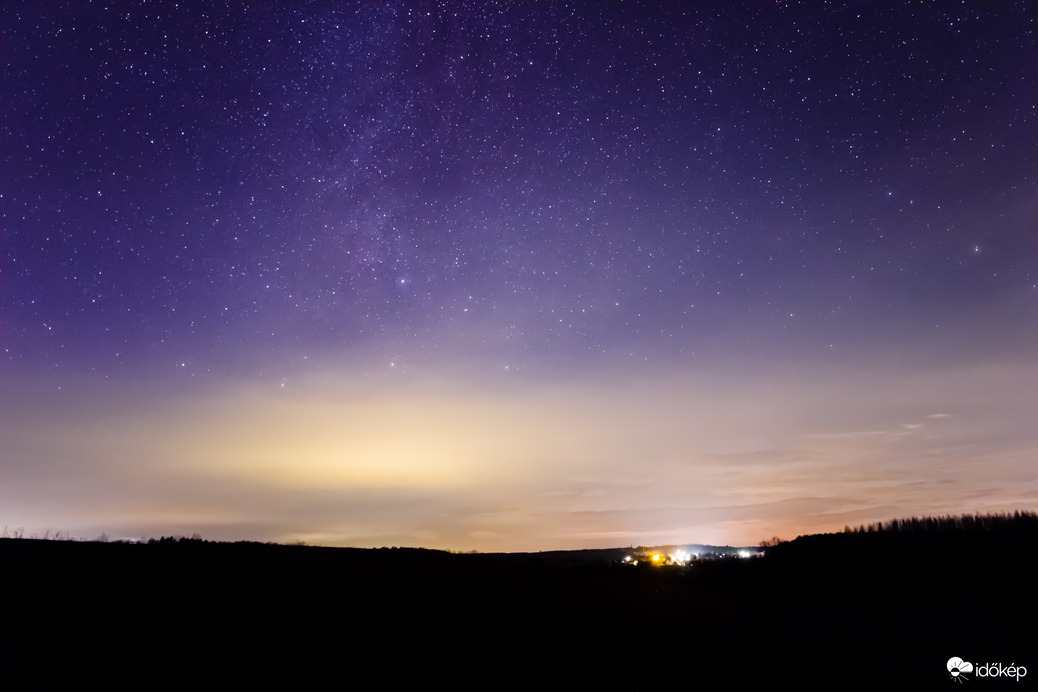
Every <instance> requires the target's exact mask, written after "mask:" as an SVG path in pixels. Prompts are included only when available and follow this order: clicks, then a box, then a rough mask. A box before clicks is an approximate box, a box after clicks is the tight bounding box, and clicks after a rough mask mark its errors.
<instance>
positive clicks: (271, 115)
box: [0, 2, 1038, 550]
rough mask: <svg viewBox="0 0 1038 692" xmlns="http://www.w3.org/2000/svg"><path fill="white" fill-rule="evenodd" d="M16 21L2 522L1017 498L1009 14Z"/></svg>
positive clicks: (739, 508)
mask: <svg viewBox="0 0 1038 692" xmlns="http://www.w3.org/2000/svg"><path fill="white" fill-rule="evenodd" d="M656 5H657V3H627V4H623V5H620V4H610V3H605V4H603V3H598V2H580V3H555V2H544V3H513V2H500V3H493V2H468V3H465V2H458V3H440V4H437V3H426V2H414V3H407V2H402V3H373V2H372V3H369V2H358V3H284V4H278V3H264V5H263V7H261V8H258V9H254V8H252V7H250V6H245V5H243V4H242V3H233V4H224V5H215V6H209V7H208V8H207V9H202V8H200V7H199V6H197V5H195V4H193V3H186V4H181V5H180V6H174V5H173V4H172V3H109V4H108V5H107V6H106V4H105V3H73V4H54V3H44V4H40V3H34V2H11V3H4V5H3V6H2V7H0V64H2V72H0V103H2V104H3V107H2V109H0V136H2V142H3V144H2V146H0V158H2V163H0V165H2V170H3V174H2V175H0V234H2V236H0V238H2V246H0V252H2V255H0V259H2V262H3V264H2V265H0V267H2V268H0V330H2V331H0V339H2V347H3V351H2V356H3V359H2V361H0V387H2V390H0V527H2V526H5V525H6V526H7V527H8V530H9V531H11V530H14V529H15V528H17V527H24V528H25V531H26V534H30V533H39V534H42V533H43V532H44V531H46V530H47V529H50V530H51V531H62V532H64V531H68V532H70V534H71V535H74V536H81V537H87V538H93V537H95V536H97V535H99V534H100V533H102V532H104V533H106V534H108V535H109V536H126V537H140V536H159V535H170V534H187V535H190V534H192V533H195V532H198V533H200V534H202V535H203V536H205V537H207V538H213V539H255V540H277V541H292V540H305V541H307V542H311V543H322V544H338V545H356V546H378V545H414V546H425V547H433V548H452V549H461V550H467V549H473V548H475V549H479V550H537V549H551V548H583V547H612V546H620V545H629V544H635V545H638V544H642V545H651V544H660V543H679V542H700V543H718V544H723V543H728V544H750V543H756V542H758V541H760V540H761V539H763V538H768V537H770V536H772V535H779V536H782V537H786V538H791V537H793V536H795V535H797V534H798V533H809V532H819V531H831V530H840V529H842V528H843V526H844V525H845V524H855V525H856V524H860V523H867V522H872V521H879V520H884V519H890V518H893V517H895V516H907V515H920V514H945V513H961V512H984V511H1004V510H1012V509H1030V510H1034V509H1035V508H1036V505H1038V473H1036V472H1035V468H1036V462H1038V426H1036V425H1035V421H1036V420H1038V396H1036V394H1038V389H1036V386H1038V359H1036V355H1038V354H1036V345H1038V341H1036V338H1038V312H1036V309H1038V266H1036V264H1038V234H1036V231H1038V179H1036V175H1035V161H1036V141H1038V137H1036V133H1038V106H1036V104H1038V93H1036V88H1035V85H1036V84H1038V57H1036V56H1038V50H1036V45H1035V43H1036V42H1035V35H1034V12H1033V8H1032V7H1030V6H1029V5H1030V4H1029V3H1027V2H1004V3H991V4H986V3H965V4H961V3H954V4H953V3H950V2H935V3H924V4H921V5H916V4H909V3H880V2H875V3H873V2H833V3H815V2H810V3H781V2H779V3H763V2H747V3H696V4H692V3H687V4H686V5H688V6H687V7H684V8H683V9H682V8H681V6H680V5H677V4H664V6H663V7H657V6H656Z"/></svg>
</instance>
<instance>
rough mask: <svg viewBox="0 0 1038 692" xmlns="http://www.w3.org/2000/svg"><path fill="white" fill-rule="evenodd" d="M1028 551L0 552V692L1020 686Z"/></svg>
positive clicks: (948, 542)
mask: <svg viewBox="0 0 1038 692" xmlns="http://www.w3.org/2000/svg"><path fill="white" fill-rule="evenodd" d="M870 536H871V538H870ZM1035 539H1036V533H1035V531H1034V528H1033V527H1031V528H1029V529H1027V528H1026V527H1025V529H1023V530H1017V531H1002V532H990V531H973V532H968V531H967V532H959V533H956V534H949V533H942V534H939V535H938V534H933V533H930V534H927V533H918V534H898V535H892V534H888V535H885V536H884V535H871V534H859V535H854V534H836V535H832V536H814V537H807V538H802V539H798V540H797V541H794V542H792V543H787V544H783V545H782V546H779V548H776V549H774V550H773V551H771V554H769V555H768V556H767V557H764V558H757V559H743V560H734V559H733V560H722V561H715V562H711V563H703V564H702V565H699V566H697V567H693V568H691V569H681V568H649V569H641V568H631V567H622V566H617V565H613V564H611V563H610V562H608V561H607V560H604V559H602V554H601V553H596V552H589V553H587V555H586V559H581V554H580V553H569V554H566V555H565V556H564V557H565V558H566V559H561V557H563V556H560V555H558V554H551V553H545V554H521V555H469V554H464V555H463V554H450V553H443V552H438V551H428V550H418V549H380V550H359V549H335V548H315V547H303V546H279V545H265V544H255V543H237V544H229V543H209V542H202V541H181V542H169V541H167V542H164V543H155V544H152V545H145V544H140V545H131V544H113V543H78V542H58V541H33V540H11V539H5V540H0V567H2V573H3V578H2V579H3V581H2V587H3V598H4V604H5V605H4V609H3V610H4V614H3V635H2V636H3V642H2V645H3V649H2V655H0V660H2V661H3V665H4V667H5V670H4V674H5V677H4V680H5V681H7V682H9V683H12V685H11V687H10V688H11V689H18V688H21V687H22V686H23V685H25V686H29V687H38V688H41V689H42V688H48V687H51V685H50V684H48V682H49V681H51V680H53V679H56V678H58V677H63V678H65V679H67V678H68V677H73V678H75V679H77V680H79V681H81V682H84V683H85V682H87V681H91V680H96V681H102V682H106V683H113V684H117V685H119V686H125V685H129V686H133V687H137V688H140V689H150V688H153V687H156V686H162V687H165V686H167V685H169V684H176V685H177V686H180V685H188V684H189V685H191V686H192V688H194V687H204V688H207V689H208V688H224V687H227V688H240V687H243V686H245V687H256V686H261V687H282V686H286V685H287V686H291V687H292V688H293V689H308V688H311V687H322V688H323V687H337V688H344V689H365V688H370V687H380V688H389V689H400V688H408V689H415V688H422V689H424V688H432V689H436V688H439V687H441V686H444V684H446V685H447V686H449V687H450V688H466V689H469V688H480V689H500V688H506V689H515V688H520V689H560V688H572V689H594V688H597V689H619V688H625V689H652V688H658V687H661V686H662V687H666V686H671V685H678V686H680V687H683V688H698V689H720V688H728V687H731V688H737V689H766V688H772V687H775V686H782V687H787V686H792V687H793V688H796V689H952V688H950V687H949V686H950V685H952V684H954V682H953V681H952V680H951V678H950V676H949V675H948V672H947V670H946V669H945V664H946V662H947V660H948V659H949V658H950V657H952V656H959V657H962V658H964V659H966V660H968V661H972V662H975V663H978V662H1001V663H1003V664H1005V665H1009V664H1011V663H1012V664H1016V665H1023V666H1026V667H1027V668H1028V669H1029V673H1028V675H1027V676H1026V677H1024V678H1022V679H1021V680H1020V681H1019V682H1018V681H1017V680H1009V679H1005V678H1000V679H990V678H989V679H982V678H977V677H976V676H972V677H971V679H970V680H969V681H968V683H969V685H970V687H969V688H970V689H974V690H980V689H996V688H1001V689H1026V688H1028V687H1033V686H1034V684H1035V681H1038V635H1036V629H1038V620H1036V615H1038V607H1036V597H1035V595H1034V593H1035V588H1036V587H1035V583H1036V581H1038V579H1036V576H1038V569H1036V566H1038V560H1036V556H1038V549H1036V545H1038V544H1036V540H1035ZM120 683H121V684H120Z"/></svg>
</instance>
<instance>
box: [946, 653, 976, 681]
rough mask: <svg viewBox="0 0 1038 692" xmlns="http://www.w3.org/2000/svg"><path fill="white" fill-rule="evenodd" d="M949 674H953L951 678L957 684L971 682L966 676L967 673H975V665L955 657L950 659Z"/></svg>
mask: <svg viewBox="0 0 1038 692" xmlns="http://www.w3.org/2000/svg"><path fill="white" fill-rule="evenodd" d="M948 672H949V673H951V678H952V680H954V681H955V682H962V681H963V680H969V678H967V677H966V676H965V673H972V672H973V664H972V663H970V662H968V661H963V660H962V659H961V658H959V657H958V656H953V657H951V658H949V659H948Z"/></svg>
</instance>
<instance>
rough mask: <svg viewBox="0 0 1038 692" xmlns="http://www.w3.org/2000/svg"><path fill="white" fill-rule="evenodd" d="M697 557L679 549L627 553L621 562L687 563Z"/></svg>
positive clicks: (743, 552) (749, 554)
mask: <svg viewBox="0 0 1038 692" xmlns="http://www.w3.org/2000/svg"><path fill="white" fill-rule="evenodd" d="M736 554H737V555H738V556H739V557H742V558H747V557H753V556H754V554H753V552H752V551H749V550H740V551H739V552H738V553H736ZM698 557H699V553H689V552H686V551H684V550H679V551H677V552H674V553H668V554H667V555H664V554H663V553H649V554H648V555H647V556H644V555H643V556H632V555H628V556H626V557H625V558H624V559H623V563H624V564H625V565H637V564H638V563H639V562H651V563H652V564H654V565H656V566H662V565H687V564H688V563H690V562H691V561H692V560H695V559H696V558H698ZM708 557H709V555H708Z"/></svg>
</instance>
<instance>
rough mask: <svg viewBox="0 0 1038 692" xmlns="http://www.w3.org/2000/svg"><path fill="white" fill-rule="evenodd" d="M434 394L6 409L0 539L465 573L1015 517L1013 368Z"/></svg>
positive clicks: (234, 394)
mask: <svg viewBox="0 0 1038 692" xmlns="http://www.w3.org/2000/svg"><path fill="white" fill-rule="evenodd" d="M447 372H448V369H443V370H442V371H440V374H439V375H438V376H427V377H422V378H419V377H408V376H403V377H399V378H396V379H392V378H389V379H387V378H384V377H383V378H378V380H377V381H375V380H373V379H372V378H371V377H370V376H366V375H364V374H363V373H361V372H358V371H351V370H348V369H344V368H338V369H336V368H332V367H328V368H324V369H314V370H312V371H310V373H309V374H308V375H306V376H300V377H298V378H296V379H295V380H292V381H290V382H288V383H287V384H286V386H284V387H282V386H280V385H279V384H277V383H270V384H267V385H259V384H256V382H255V381H249V382H246V381H241V382H233V381H228V382H224V383H223V384H222V385H220V386H212V385H210V386H208V387H200V388H197V389H194V390H187V389H182V390H178V391H176V392H173V393H164V394H162V393H155V392H151V393H149V392H141V393H138V395H137V396H135V397H126V395H125V391H126V390H125V388H118V389H117V388H114V387H111V386H110V385H107V388H106V384H105V383H101V382H89V381H82V382H80V384H79V385H71V386H70V385H67V384H66V385H65V386H64V388H63V389H61V390H57V389H54V390H52V391H51V392H49V393H39V392H37V394H36V395H35V396H33V397H28V398H26V399H22V400H21V401H19V402H18V403H15V402H13V401H11V400H9V399H8V400H6V401H5V404H4V411H3V420H4V421H5V422H6V423H5V425H4V429H3V430H2V434H3V448H4V450H5V452H4V455H3V462H2V463H3V466H2V471H3V478H4V483H3V487H2V491H0V492H2V493H3V494H2V496H0V526H4V525H6V526H8V527H9V529H13V528H15V527H25V532H26V535H30V534H32V533H37V534H41V535H42V534H43V532H44V531H45V530H47V529H50V530H51V531H52V532H53V531H62V532H64V531H68V532H70V534H71V535H73V536H80V537H85V538H93V537H95V536H96V535H98V534H100V533H102V532H104V533H106V534H107V535H109V536H119V537H140V536H155V535H168V534H171V533H183V534H188V535H190V534H192V533H195V532H198V533H200V534H202V535H203V536H205V537H207V538H211V539H224V540H238V539H256V540H276V541H294V540H303V541H306V542H309V543H319V544H325V545H352V546H361V547H365V546H381V545H413V546H423V547H430V548H448V549H464V550H467V549H478V550H481V551H496V550H507V551H520V550H545V549H564V548H587V547H615V546H621V545H631V544H634V545H660V544H675V543H682V542H699V543H709V544H729V545H747V544H755V543H757V542H758V541H760V540H761V539H763V538H768V537H770V536H772V535H780V536H783V537H787V538H788V537H793V536H795V535H797V534H800V533H813V532H820V531H834V530H840V529H842V527H843V526H844V525H845V524H852V525H853V524H858V523H862V522H870V521H876V520H883V519H886V518H891V517H895V516H905V515H919V514H945V513H959V512H974V511H976V512H984V511H1001V510H1011V509H1016V508H1019V507H1033V506H1034V503H1035V500H1036V498H1038V480H1036V479H1035V477H1034V474H1033V461H1034V455H1035V451H1036V450H1038V430H1036V429H1035V428H1034V426H1033V421H1034V420H1038V415H1036V414H1038V404H1036V402H1035V397H1034V384H1035V379H1036V377H1035V375H1036V374H1038V368H1036V367H1035V365H1034V363H1033V362H1023V361H1018V362H1003V363H1002V364H1000V365H989V366H974V367H971V368H954V367H951V366H948V367H944V368H942V367H936V366H935V367H933V368H932V369H929V370H927V371H925V372H918V373H915V374H909V373H899V374H894V373H890V372H889V371H888V372H887V373H886V374H881V371H879V370H877V369H875V368H862V369H861V370H858V371H848V370H843V371H836V370H830V371H824V370H818V371H817V372H814V373H813V374H812V373H810V372H808V371H805V370H804V369H802V368H801V369H800V370H799V371H797V370H793V369H788V368H787V369H786V370H784V371H782V370H779V369H775V368H772V369H770V370H768V371H761V372H760V373H755V374H750V373H744V374H743V375H741V376H735V375H733V374H731V373H729V374H728V375H725V376H720V375H715V376H704V375H701V374H700V375H697V374H695V373H693V372H691V371H689V372H656V373H652V374H649V375H646V374H645V373H642V374H641V375H640V376H639V377H638V378H623V377H614V378H612V379H611V380H609V379H604V378H597V379H595V380H593V381H591V380H586V379H580V378H576V377H575V378H572V379H565V378H562V379H559V380H557V381H554V382H540V383H534V382H523V383H516V382H513V381H509V380H507V379H505V378H503V379H501V380H500V381H497V382H487V381H482V382H479V383H476V382H468V383H466V382H465V381H464V380H463V379H458V378H453V377H449V376H448V375H447ZM767 372H772V373H774V372H785V374H784V375H781V376H780V375H776V374H772V375H768V374H767ZM115 391H118V392H119V394H118V396H112V397H111V398H108V397H109V395H111V394H112V393H113V392H115ZM106 392H107V394H106ZM43 410H45V411H48V412H49V414H48V416H45V417H43V416H40V415H39V412H40V411H43Z"/></svg>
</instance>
